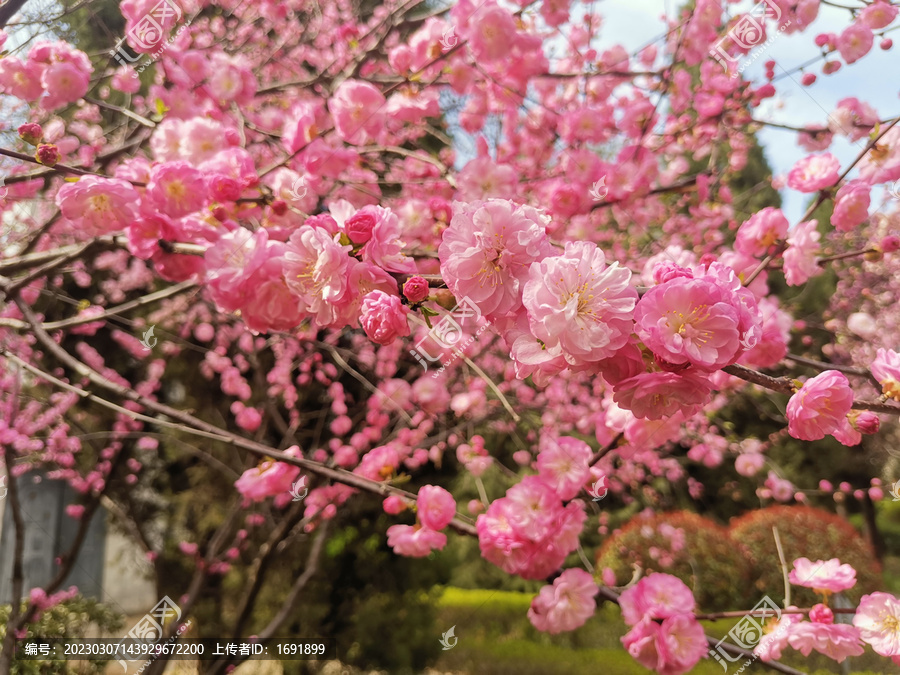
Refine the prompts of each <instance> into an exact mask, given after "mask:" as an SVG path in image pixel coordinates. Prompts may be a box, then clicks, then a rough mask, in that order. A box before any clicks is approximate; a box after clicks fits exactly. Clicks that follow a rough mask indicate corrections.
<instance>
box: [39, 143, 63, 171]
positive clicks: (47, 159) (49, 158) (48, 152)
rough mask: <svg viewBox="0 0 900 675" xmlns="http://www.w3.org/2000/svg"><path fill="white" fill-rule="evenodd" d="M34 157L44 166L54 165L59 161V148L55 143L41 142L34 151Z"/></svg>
mask: <svg viewBox="0 0 900 675" xmlns="http://www.w3.org/2000/svg"><path fill="white" fill-rule="evenodd" d="M34 158H35V159H36V160H37V161H38V162H39V163H40V164H43V165H44V166H56V163H57V162H58V161H59V149H58V148H57V147H56V146H55V145H50V144H48V143H41V144H40V145H39V146H38V148H37V152H35V153H34Z"/></svg>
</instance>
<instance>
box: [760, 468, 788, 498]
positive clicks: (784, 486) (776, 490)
mask: <svg viewBox="0 0 900 675" xmlns="http://www.w3.org/2000/svg"><path fill="white" fill-rule="evenodd" d="M765 486H766V487H767V488H769V490H771V491H772V499H774V500H775V501H776V502H789V501H791V499H793V497H794V486H793V484H791V481H789V480H785V479H784V478H779V477H778V474H776V473H775V472H774V471H770V472H769V475H768V477H767V478H766V481H765Z"/></svg>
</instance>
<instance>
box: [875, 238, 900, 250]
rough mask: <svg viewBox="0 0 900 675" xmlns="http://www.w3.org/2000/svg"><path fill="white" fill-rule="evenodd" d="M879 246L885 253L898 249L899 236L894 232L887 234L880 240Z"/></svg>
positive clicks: (899, 243) (899, 247)
mask: <svg viewBox="0 0 900 675" xmlns="http://www.w3.org/2000/svg"><path fill="white" fill-rule="evenodd" d="M879 248H880V249H881V250H882V251H884V252H885V253H893V252H894V251H896V250H898V249H900V237H898V236H897V235H895V234H889V235H888V236H886V237H885V238H884V239H882V240H881V244H879Z"/></svg>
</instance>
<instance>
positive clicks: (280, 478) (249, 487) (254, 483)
mask: <svg viewBox="0 0 900 675" xmlns="http://www.w3.org/2000/svg"><path fill="white" fill-rule="evenodd" d="M284 454H286V455H289V456H291V457H300V456H301V454H300V448H299V447H297V446H296V445H294V446H291V447H290V448H288V449H287V450H285V451H284ZM298 475H300V469H299V467H296V466H294V465H292V464H287V463H285V462H277V461H275V460H271V459H266V460H264V461H263V462H261V463H260V465H259V466H258V467H256V468H253V469H247V470H246V471H245V472H244V473H243V474H241V477H240V478H238V479H237V481H236V482H235V484H234V486H235V487H236V488H237V490H238V492H240V493H241V494H242V495H243V496H244V498H245V499H248V500H250V501H253V502H260V501H262V500H264V499H266V498H267V497H272V496H274V495H278V494H287V493H289V492H290V490H291V485H292V483H293V482H294V480H295V479H296V478H297V476H298Z"/></svg>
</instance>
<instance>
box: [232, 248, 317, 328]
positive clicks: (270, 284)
mask: <svg viewBox="0 0 900 675" xmlns="http://www.w3.org/2000/svg"><path fill="white" fill-rule="evenodd" d="M286 250H287V247H286V246H285V245H284V244H283V243H281V242H269V245H268V247H267V251H266V255H267V257H266V261H265V262H264V263H263V264H262V265H261V266H260V267H259V268H257V269H256V271H254V272H253V274H251V275H250V276H249V277H248V279H247V283H246V289H247V291H248V293H249V295H250V297H249V298H248V300H247V302H245V303H244V304H243V306H242V308H241V318H242V319H243V320H244V322H245V323H246V324H247V327H248V328H249V329H250V330H253V331H257V332H259V333H267V332H269V331H288V330H291V329H293V328H296V327H297V326H298V325H299V324H300V323H301V322H302V321H303V313H302V312H301V311H300V308H299V306H298V303H297V298H296V296H294V294H293V293H292V292H291V290H290V289H289V288H288V286H287V282H285V279H284V253H285V251H286Z"/></svg>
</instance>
